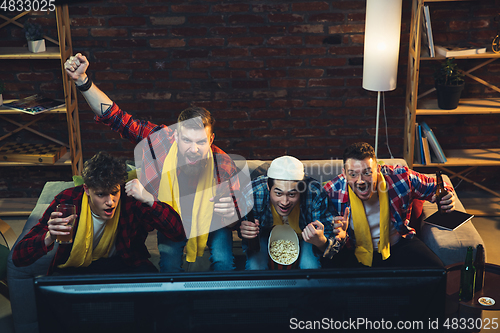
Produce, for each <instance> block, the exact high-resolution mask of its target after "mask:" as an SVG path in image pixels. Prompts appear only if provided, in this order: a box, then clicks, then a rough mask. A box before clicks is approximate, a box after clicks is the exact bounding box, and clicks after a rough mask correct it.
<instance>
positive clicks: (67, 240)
mask: <svg viewBox="0 0 500 333" xmlns="http://www.w3.org/2000/svg"><path fill="white" fill-rule="evenodd" d="M56 212H61V213H63V214H62V216H60V218H66V217H71V218H70V219H69V222H68V223H67V224H66V225H69V226H71V230H70V232H69V235H57V237H56V242H58V243H59V244H71V243H73V232H74V229H73V224H74V223H75V219H76V207H75V205H73V204H59V205H57V207H56Z"/></svg>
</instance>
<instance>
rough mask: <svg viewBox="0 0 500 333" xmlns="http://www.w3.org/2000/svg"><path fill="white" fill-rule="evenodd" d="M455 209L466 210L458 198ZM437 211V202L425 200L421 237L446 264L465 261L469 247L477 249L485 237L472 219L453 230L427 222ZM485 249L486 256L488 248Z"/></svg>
mask: <svg viewBox="0 0 500 333" xmlns="http://www.w3.org/2000/svg"><path fill="white" fill-rule="evenodd" d="M444 178H445V179H444V181H445V182H448V183H449V184H451V182H450V181H449V178H448V176H444ZM455 209H456V210H458V211H462V212H465V208H464V206H463V204H462V202H461V201H460V200H459V199H458V198H457V199H456V200H455ZM436 211H437V206H436V204H435V203H430V202H428V201H425V202H424V205H423V214H422V217H423V218H422V225H421V229H420V233H419V238H420V239H421V240H422V241H423V242H424V243H425V244H426V245H427V246H428V247H429V248H430V249H431V250H432V251H433V252H434V253H435V254H436V255H437V256H438V257H439V258H440V259H441V260H442V261H443V263H444V264H445V265H446V266H447V265H451V264H455V263H458V262H463V261H464V260H465V255H466V254H467V247H469V246H472V247H473V248H474V249H476V247H477V246H478V245H479V244H483V245H484V242H483V239H482V238H481V236H480V235H479V232H478V231H477V230H476V228H475V227H474V224H473V223H472V220H471V221H469V222H467V223H464V224H462V225H461V226H460V227H458V228H456V229H455V230H452V231H451V230H447V229H444V228H441V227H437V226H433V225H430V224H428V223H425V221H424V220H425V218H426V217H427V216H430V215H432V214H434V212H436ZM484 250H485V251H484V252H485V256H486V252H487V251H486V248H485V249H484Z"/></svg>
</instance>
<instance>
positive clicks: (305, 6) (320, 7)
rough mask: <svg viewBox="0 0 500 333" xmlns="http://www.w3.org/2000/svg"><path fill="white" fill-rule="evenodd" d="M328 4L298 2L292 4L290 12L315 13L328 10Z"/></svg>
mask: <svg viewBox="0 0 500 333" xmlns="http://www.w3.org/2000/svg"><path fill="white" fill-rule="evenodd" d="M329 9H330V8H329V5H328V2H322V1H317V2H298V3H292V11H294V12H312V11H314V12H316V11H327V10H329Z"/></svg>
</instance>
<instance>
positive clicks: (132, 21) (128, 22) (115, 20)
mask: <svg viewBox="0 0 500 333" xmlns="http://www.w3.org/2000/svg"><path fill="white" fill-rule="evenodd" d="M108 25H109V26H111V27H113V26H141V25H146V19H145V18H144V17H136V16H122V17H116V16H115V17H111V18H109V19H108Z"/></svg>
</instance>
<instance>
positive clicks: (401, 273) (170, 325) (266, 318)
mask: <svg viewBox="0 0 500 333" xmlns="http://www.w3.org/2000/svg"><path fill="white" fill-rule="evenodd" d="M34 283H35V294H36V301H37V311H38V320H39V329H40V332H42V333H43V332H51V333H54V332H65V333H67V332H85V333H95V332H141V333H142V332H247V331H252V332H259V330H260V331H262V330H265V332H270V330H274V332H284V331H293V330H300V329H305V328H313V327H314V328H316V329H320V330H325V329H327V330H328V329H330V330H337V329H338V328H339V327H341V326H342V325H344V328H345V327H346V326H345V325H350V328H352V327H354V326H356V327H357V329H362V330H364V331H366V330H368V329H369V328H370V326H366V325H371V327H372V328H373V325H378V326H379V329H380V328H381V327H380V325H381V324H382V322H383V323H384V324H385V325H389V324H390V325H391V326H393V328H392V329H394V328H395V327H396V326H395V325H396V324H397V322H398V321H403V320H412V321H422V325H424V326H423V327H424V328H428V325H429V324H428V322H429V319H433V318H439V317H443V316H444V308H445V291H446V290H445V288H446V282H445V271H444V270H442V269H375V268H373V269H337V270H334V269H322V270H288V271H250V272H207V273H179V274H137V275H80V276H43V277H37V278H35V281H34ZM370 322H371V324H370ZM414 325H416V324H414ZM386 328H388V327H387V326H386ZM374 329H377V328H376V327H375V328H374ZM379 331H380V330H379Z"/></svg>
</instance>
